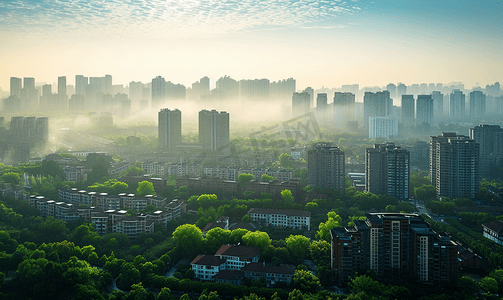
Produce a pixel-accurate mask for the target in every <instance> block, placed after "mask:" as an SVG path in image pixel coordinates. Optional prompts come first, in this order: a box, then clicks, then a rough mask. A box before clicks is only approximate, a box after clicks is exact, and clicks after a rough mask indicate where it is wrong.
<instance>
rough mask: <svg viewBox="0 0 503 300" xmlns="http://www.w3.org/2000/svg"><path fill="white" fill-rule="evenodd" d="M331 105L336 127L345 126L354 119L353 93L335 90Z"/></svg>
mask: <svg viewBox="0 0 503 300" xmlns="http://www.w3.org/2000/svg"><path fill="white" fill-rule="evenodd" d="M332 106H333V114H334V125H335V126H337V127H338V128H345V127H347V125H348V122H352V121H354V120H355V94H353V93H349V92H347V93H341V92H335V93H334V101H333V103H332Z"/></svg>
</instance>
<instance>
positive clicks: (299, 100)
mask: <svg viewBox="0 0 503 300" xmlns="http://www.w3.org/2000/svg"><path fill="white" fill-rule="evenodd" d="M309 111H310V98H309V94H308V93H306V92H303V93H293V95H292V118H295V117H298V116H302V115H304V114H307V113H308V112H309Z"/></svg>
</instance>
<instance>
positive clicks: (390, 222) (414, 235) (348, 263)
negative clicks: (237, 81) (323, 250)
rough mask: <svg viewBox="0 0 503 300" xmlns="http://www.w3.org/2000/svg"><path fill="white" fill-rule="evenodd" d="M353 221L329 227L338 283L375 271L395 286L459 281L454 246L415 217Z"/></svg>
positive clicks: (380, 216) (372, 215) (382, 215)
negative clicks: (397, 283) (340, 225)
mask: <svg viewBox="0 0 503 300" xmlns="http://www.w3.org/2000/svg"><path fill="white" fill-rule="evenodd" d="M354 224H355V225H354V226H353V227H340V228H334V229H332V230H331V231H330V235H331V267H332V271H333V272H334V274H335V279H336V281H337V282H338V283H339V284H347V283H348V281H349V280H350V279H351V278H352V276H353V275H354V274H355V272H361V273H365V272H366V271H369V270H373V271H375V272H376V273H377V275H378V277H379V278H383V279H385V280H387V281H388V282H393V284H396V282H397V281H402V280H407V281H409V282H415V283H419V284H425V285H428V286H432V285H434V286H446V285H452V286H456V285H457V281H458V269H459V267H458V245H457V244H456V243H454V242H453V241H451V240H450V239H449V237H447V236H441V235H439V234H438V233H436V232H435V231H433V230H432V229H431V228H430V226H429V225H428V223H426V222H425V221H424V220H423V219H422V218H421V217H420V216H419V215H416V214H398V213H367V214H366V220H356V221H354Z"/></svg>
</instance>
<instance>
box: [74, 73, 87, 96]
mask: <svg viewBox="0 0 503 300" xmlns="http://www.w3.org/2000/svg"><path fill="white" fill-rule="evenodd" d="M88 82H89V81H88V78H87V77H84V76H83V75H75V94H77V95H84V94H85V93H86V87H87V85H88Z"/></svg>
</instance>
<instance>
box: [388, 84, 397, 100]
mask: <svg viewBox="0 0 503 300" xmlns="http://www.w3.org/2000/svg"><path fill="white" fill-rule="evenodd" d="M386 90H387V91H388V92H389V96H390V97H391V99H395V98H396V85H395V84H393V83H390V84H388V85H387V86H386Z"/></svg>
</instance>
